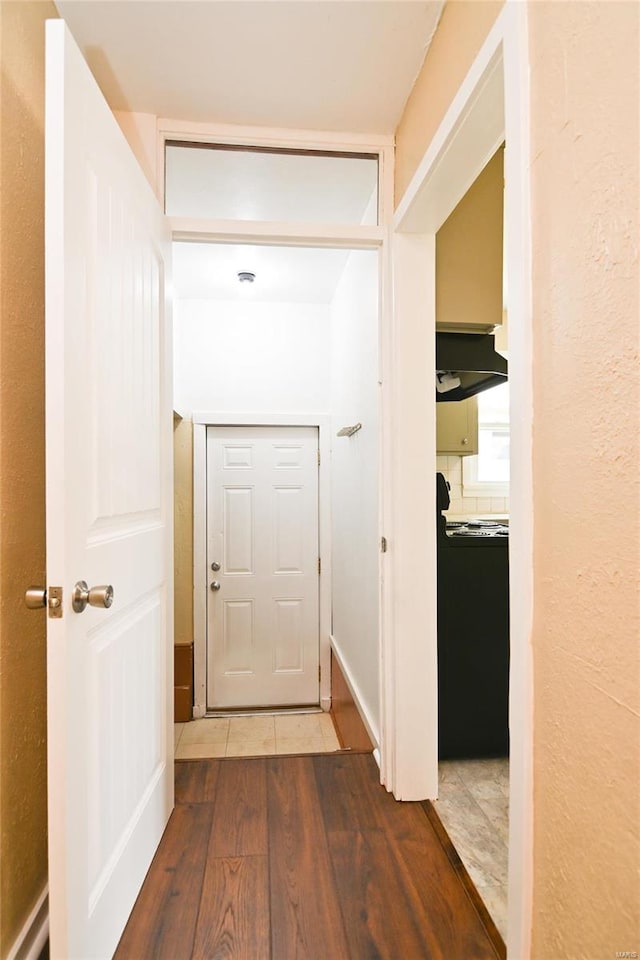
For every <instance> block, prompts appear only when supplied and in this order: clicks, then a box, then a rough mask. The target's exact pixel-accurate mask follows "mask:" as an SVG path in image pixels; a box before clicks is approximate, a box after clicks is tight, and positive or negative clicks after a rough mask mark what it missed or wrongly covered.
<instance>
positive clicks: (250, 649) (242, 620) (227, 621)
mask: <svg viewBox="0 0 640 960" xmlns="http://www.w3.org/2000/svg"><path fill="white" fill-rule="evenodd" d="M222 630H223V634H224V672H225V674H227V675H233V674H238V673H253V671H254V658H255V643H254V624H253V602H252V601H251V600H225V602H224V611H223V615H222Z"/></svg>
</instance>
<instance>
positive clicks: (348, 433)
mask: <svg viewBox="0 0 640 960" xmlns="http://www.w3.org/2000/svg"><path fill="white" fill-rule="evenodd" d="M358 430H362V424H361V423H356V424H354V425H353V426H352V427H343V428H342V430H338V433H337V434H336V436H338V437H352V436H353V435H354V433H357V432H358Z"/></svg>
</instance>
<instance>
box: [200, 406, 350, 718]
mask: <svg viewBox="0 0 640 960" xmlns="http://www.w3.org/2000/svg"><path fill="white" fill-rule="evenodd" d="M330 426H331V418H330V416H329V415H328V414H324V413H322V414H319V413H309V414H287V413H271V414H270V413H267V414H265V413H251V412H248V413H247V412H245V411H242V412H240V413H229V412H221V411H216V410H205V411H200V410H196V411H194V414H193V641H194V642H193V671H194V685H193V686H194V707H193V716H194V719H196V718H199V717H204V716H205V714H206V710H207V584H208V570H207V427H316V428H317V430H318V448H319V450H320V465H319V467H318V534H319V543H320V556H321V558H322V571H321V574H320V584H319V586H320V607H319V611H320V623H319V643H320V649H319V657H320V706H321V707H322V709H323V710H329V708H330V706H331V513H330V506H331V440H330Z"/></svg>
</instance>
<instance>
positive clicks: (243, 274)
mask: <svg viewBox="0 0 640 960" xmlns="http://www.w3.org/2000/svg"><path fill="white" fill-rule="evenodd" d="M255 278H256V275H255V273H251V271H250V270H239V271H238V280H239V281H240V283H253V281H254V280H255Z"/></svg>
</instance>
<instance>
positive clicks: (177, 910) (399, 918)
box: [115, 754, 500, 960]
mask: <svg viewBox="0 0 640 960" xmlns="http://www.w3.org/2000/svg"><path fill="white" fill-rule="evenodd" d="M499 952H500V951H499V949H497V948H496V947H494V946H493V943H492V939H491V937H490V936H489V934H488V932H487V929H486V928H485V926H484V924H483V923H482V922H481V919H480V916H479V913H478V912H477V910H476V909H475V908H474V905H473V902H472V899H471V898H470V897H469V895H468V893H467V891H466V890H465V887H464V885H463V883H462V882H461V881H460V879H459V876H458V874H457V873H456V870H455V868H454V866H453V865H452V863H451V862H450V859H449V857H448V856H447V853H446V852H445V850H444V848H443V846H442V844H441V843H440V841H439V839H438V836H437V834H436V833H435V831H434V829H433V826H432V824H431V823H430V821H429V819H428V817H427V816H426V814H425V811H424V809H423V808H422V806H421V805H420V804H419V803H397V802H396V801H395V800H394V799H393V797H392V796H391V795H390V794H388V793H387V792H386V790H385V789H384V788H383V787H381V786H380V784H379V782H378V769H377V767H376V765H375V761H374V760H373V758H372V756H371V755H370V754H351V755H349V754H326V755H323V756H312V757H311V756H307V757H274V758H264V759H254V760H245V759H238V760H199V761H189V762H180V763H177V764H176V808H175V810H174V812H173V814H172V816H171V819H170V821H169V824H168V826H167V830H166V832H165V835H164V837H163V840H162V842H161V844H160V847H159V849H158V852H157V854H156V857H155V859H154V861H153V863H152V865H151V868H150V870H149V873H148V875H147V879H146V880H145V883H144V886H143V888H142V890H141V892H140V895H139V897H138V900H137V902H136V905H135V907H134V910H133V913H132V915H131V918H130V920H129V923H128V924H127V927H126V929H125V931H124V934H123V936H122V939H121V941H120V945H119V947H118V950H117V952H116V955H115V956H116V960H191V958H197V960H223V958H224V960H267V958H269V960H496V958H497V957H498V956H499Z"/></svg>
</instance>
